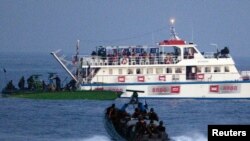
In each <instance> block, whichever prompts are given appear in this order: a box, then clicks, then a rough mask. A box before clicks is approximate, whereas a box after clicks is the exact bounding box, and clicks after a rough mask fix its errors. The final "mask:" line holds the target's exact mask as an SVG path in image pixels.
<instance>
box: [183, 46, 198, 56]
mask: <svg viewBox="0 0 250 141" xmlns="http://www.w3.org/2000/svg"><path fill="white" fill-rule="evenodd" d="M195 53H197V51H196V50H195V49H194V48H193V47H187V48H184V59H193V58H194V54H195Z"/></svg>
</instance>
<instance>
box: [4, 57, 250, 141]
mask: <svg viewBox="0 0 250 141" xmlns="http://www.w3.org/2000/svg"><path fill="white" fill-rule="evenodd" d="M236 63H239V65H238V67H240V69H245V68H250V67H249V66H248V65H247V64H248V62H247V59H238V60H237V59H236ZM0 67H1V69H3V68H4V69H5V70H6V72H4V71H3V70H0V72H1V73H0V82H1V87H3V86H4V85H5V82H7V81H9V80H13V81H14V84H15V85H16V86H17V82H18V81H19V79H20V77H21V76H24V77H25V78H26V79H27V77H28V76H30V75H32V74H40V75H42V76H41V79H43V80H45V81H46V80H47V77H48V72H57V73H58V75H59V76H60V77H61V80H62V82H63V83H67V82H68V81H69V80H70V77H69V76H68V75H67V74H66V72H65V71H64V70H63V69H62V68H61V66H60V65H59V64H58V63H57V62H56V60H54V59H53V57H52V56H50V54H49V53H48V54H38V53H35V54H31V53H25V54H18V53H0ZM127 100H128V99H116V100H114V101H96V100H31V99H20V98H0V140H8V141H9V140H11V141H24V140H25V141H26V140H30V141H45V140H46V141H96V140H98V141H111V139H110V137H109V135H108V134H107V132H106V130H105V128H104V123H103V118H104V110H105V107H108V106H110V104H112V103H116V105H117V107H121V106H122V103H124V102H126V101H127ZM143 101H145V100H144V99H143ZM146 101H147V103H148V105H149V107H153V108H154V109H155V111H156V112H157V113H158V116H159V117H160V119H161V120H163V122H164V125H165V126H166V129H167V132H168V134H169V136H170V137H171V138H173V139H174V140H175V141H206V140H207V125H209V124H250V110H249V107H250V100H244V99H241V100H237V99H228V100H207V99H202V100H196V99H146Z"/></svg>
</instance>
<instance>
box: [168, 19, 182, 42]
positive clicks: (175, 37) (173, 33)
mask: <svg viewBox="0 0 250 141" xmlns="http://www.w3.org/2000/svg"><path fill="white" fill-rule="evenodd" d="M170 23H171V26H170V33H171V35H170V36H171V39H172V40H180V38H179V37H178V36H177V33H176V32H175V28H174V23H175V19H170Z"/></svg>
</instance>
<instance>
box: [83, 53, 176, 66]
mask: <svg viewBox="0 0 250 141" xmlns="http://www.w3.org/2000/svg"><path fill="white" fill-rule="evenodd" d="M179 61H180V57H178V56H175V55H164V56H163V55H159V56H128V57H127V56H123V57H122V56H111V57H108V56H104V57H102V56H82V57H81V59H80V63H81V65H82V66H89V65H90V66H113V65H158V64H177V63H178V62H179Z"/></svg>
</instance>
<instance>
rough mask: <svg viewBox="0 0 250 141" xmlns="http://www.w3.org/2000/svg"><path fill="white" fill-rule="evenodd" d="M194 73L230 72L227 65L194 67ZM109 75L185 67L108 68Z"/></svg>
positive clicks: (177, 70) (179, 70) (166, 71)
mask: <svg viewBox="0 0 250 141" xmlns="http://www.w3.org/2000/svg"><path fill="white" fill-rule="evenodd" d="M195 68H196V69H195V70H196V71H195V72H196V73H221V72H224V73H227V72H230V67H229V66H222V67H221V66H213V67H211V66H206V67H205V66H204V67H201V66H199V67H195ZM108 72H109V75H113V74H119V75H124V74H129V75H130V74H131V75H134V74H174V73H175V74H182V73H184V74H185V67H167V68H128V69H124V68H120V69H118V71H117V69H109V70H108Z"/></svg>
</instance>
